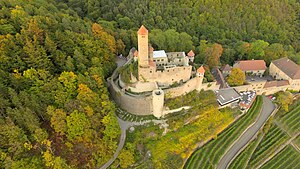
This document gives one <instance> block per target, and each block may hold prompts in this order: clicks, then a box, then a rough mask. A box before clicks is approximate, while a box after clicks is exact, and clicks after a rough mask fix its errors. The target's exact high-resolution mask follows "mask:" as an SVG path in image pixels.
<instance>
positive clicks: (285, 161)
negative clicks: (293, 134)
mask: <svg viewBox="0 0 300 169" xmlns="http://www.w3.org/2000/svg"><path fill="white" fill-rule="evenodd" d="M299 166H300V154H299V152H298V151H297V150H296V149H295V148H293V147H292V146H291V145H288V146H286V147H285V148H284V149H283V150H282V151H281V152H279V153H278V154H277V155H276V156H275V157H274V158H272V159H271V160H270V161H268V162H267V163H266V164H264V165H263V166H262V167H261V168H262V169H268V168H274V167H277V168H297V167H299Z"/></svg>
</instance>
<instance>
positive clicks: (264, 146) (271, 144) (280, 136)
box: [248, 125, 289, 168]
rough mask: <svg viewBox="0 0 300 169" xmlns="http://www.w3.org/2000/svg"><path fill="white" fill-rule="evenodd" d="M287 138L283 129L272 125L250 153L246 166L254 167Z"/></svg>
mask: <svg viewBox="0 0 300 169" xmlns="http://www.w3.org/2000/svg"><path fill="white" fill-rule="evenodd" d="M288 139H289V136H288V135H287V134H286V133H285V132H284V131H282V130H281V129H280V128H279V127H278V126H276V125H272V126H271V128H270V130H269V132H267V133H266V135H265V136H264V137H263V139H262V141H261V142H260V143H259V144H258V146H257V148H256V149H255V151H254V153H253V154H252V156H251V159H250V160H249V163H248V166H249V167H251V168H256V167H257V166H258V165H259V164H261V163H262V162H263V161H264V160H265V159H267V158H268V157H269V156H271V155H272V154H273V153H274V152H275V151H276V150H277V149H278V148H280V147H281V146H282V144H284V142H286V141H287V140H288Z"/></svg>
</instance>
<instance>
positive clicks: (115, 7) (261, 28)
mask: <svg viewBox="0 0 300 169" xmlns="http://www.w3.org/2000/svg"><path fill="white" fill-rule="evenodd" d="M57 1H58V2H65V1H59V0H57ZM67 4H68V6H69V7H71V8H72V9H73V10H74V11H75V12H77V14H78V15H79V16H81V17H84V18H89V19H90V20H92V21H94V22H98V23H100V24H101V25H102V26H103V27H105V28H107V29H109V30H111V31H112V32H115V34H116V37H117V38H120V39H121V40H122V42H123V44H124V45H125V46H126V47H125V51H122V52H123V54H126V52H127V51H128V50H129V49H130V48H131V47H133V46H134V47H136V46H137V45H136V31H137V30H138V28H139V27H140V25H141V24H143V25H145V26H146V27H147V29H148V30H150V43H151V44H152V46H153V47H154V49H164V50H166V51H168V52H172V51H185V52H188V51H189V50H191V49H193V50H194V51H195V53H196V62H197V63H203V62H206V61H207V58H209V57H210V56H211V55H212V52H211V51H216V52H218V51H219V53H220V52H221V54H222V56H221V58H220V62H221V63H218V64H227V63H228V64H232V63H233V62H234V61H235V60H241V59H264V60H266V62H267V63H270V61H271V60H274V59H278V58H280V57H290V58H291V59H293V60H294V61H295V62H297V63H300V53H299V52H300V42H299V39H300V38H299V37H300V29H299V28H300V19H299V17H300V15H299V11H300V3H299V1H297V0H276V1H274V0H227V1H224V0H178V1H172V0H134V1H131V0H82V1H77V0H69V1H68V2H67ZM217 44H218V45H219V46H221V48H215V47H216V45H217ZM120 52H121V51H120ZM124 52H125V53H124ZM216 52H215V53H216ZM208 65H210V64H208ZM211 66H214V64H212V65H211Z"/></svg>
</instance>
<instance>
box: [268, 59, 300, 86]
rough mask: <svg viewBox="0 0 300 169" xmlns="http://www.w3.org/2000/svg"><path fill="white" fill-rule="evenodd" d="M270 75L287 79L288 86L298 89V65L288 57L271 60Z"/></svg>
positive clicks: (278, 78) (299, 81)
mask: <svg viewBox="0 0 300 169" xmlns="http://www.w3.org/2000/svg"><path fill="white" fill-rule="evenodd" d="M269 69H270V70H269V72H270V75H271V76H272V77H273V78H274V79H277V80H287V81H288V82H289V84H290V88H291V89H293V90H300V66H299V65H297V64H296V63H294V62H293V61H291V60H290V59H288V58H286V57H285V58H281V59H277V60H274V61H272V62H271V64H270V68H269Z"/></svg>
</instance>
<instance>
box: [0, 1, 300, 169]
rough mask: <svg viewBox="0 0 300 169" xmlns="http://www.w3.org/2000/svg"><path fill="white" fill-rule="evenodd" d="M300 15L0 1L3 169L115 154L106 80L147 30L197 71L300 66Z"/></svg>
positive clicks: (223, 7) (251, 6)
mask: <svg viewBox="0 0 300 169" xmlns="http://www.w3.org/2000/svg"><path fill="white" fill-rule="evenodd" d="M299 11H300V3H299V2H298V1H297V0H278V1H274V0H228V1H224V0H178V1H175V2H174V1H171V0H134V1H129V0H80V1H78V0H47V1H46V0H33V1H26V0H0V168H18V169H22V168H24V169H25V168H32V169H34V168H96V167H100V166H101V165H103V164H104V163H105V162H106V161H107V160H109V159H110V158H111V157H112V156H113V153H114V151H115V149H116V147H117V143H118V139H119V134H120V129H119V126H118V123H117V120H116V118H115V114H114V112H115V109H116V106H115V105H114V103H113V102H112V101H111V100H110V98H109V93H108V91H107V84H106V80H105V79H106V78H107V77H109V75H110V74H111V73H112V71H113V70H114V68H115V67H116V65H115V62H114V61H115V56H116V55H119V54H123V55H125V56H126V55H127V54H128V51H129V50H130V49H131V48H132V47H137V37H136V31H137V30H138V28H139V27H140V26H141V25H142V24H144V25H145V26H146V27H147V28H148V29H149V31H150V43H151V44H152V46H153V47H154V48H155V49H164V50H166V51H168V52H171V51H185V52H188V51H189V50H191V49H193V50H194V51H195V53H196V56H195V62H196V63H197V64H202V63H205V64H206V65H208V66H210V67H213V66H221V65H223V64H232V63H233V62H234V61H235V60H239V59H264V60H266V61H267V63H270V61H271V60H273V59H277V58H280V57H290V58H291V59H293V60H294V61H295V62H297V63H298V64H299V63H300V42H299V37H300V19H299V17H300V15H299ZM162 140H163V139H162ZM162 144H163V143H162ZM128 153H130V151H129V150H128V151H127V152H126V150H124V152H123V155H124V154H125V155H124V160H126V154H128ZM178 153H180V152H178ZM120 160H121V161H120V162H121V164H122V158H120ZM121 167H122V166H121Z"/></svg>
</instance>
